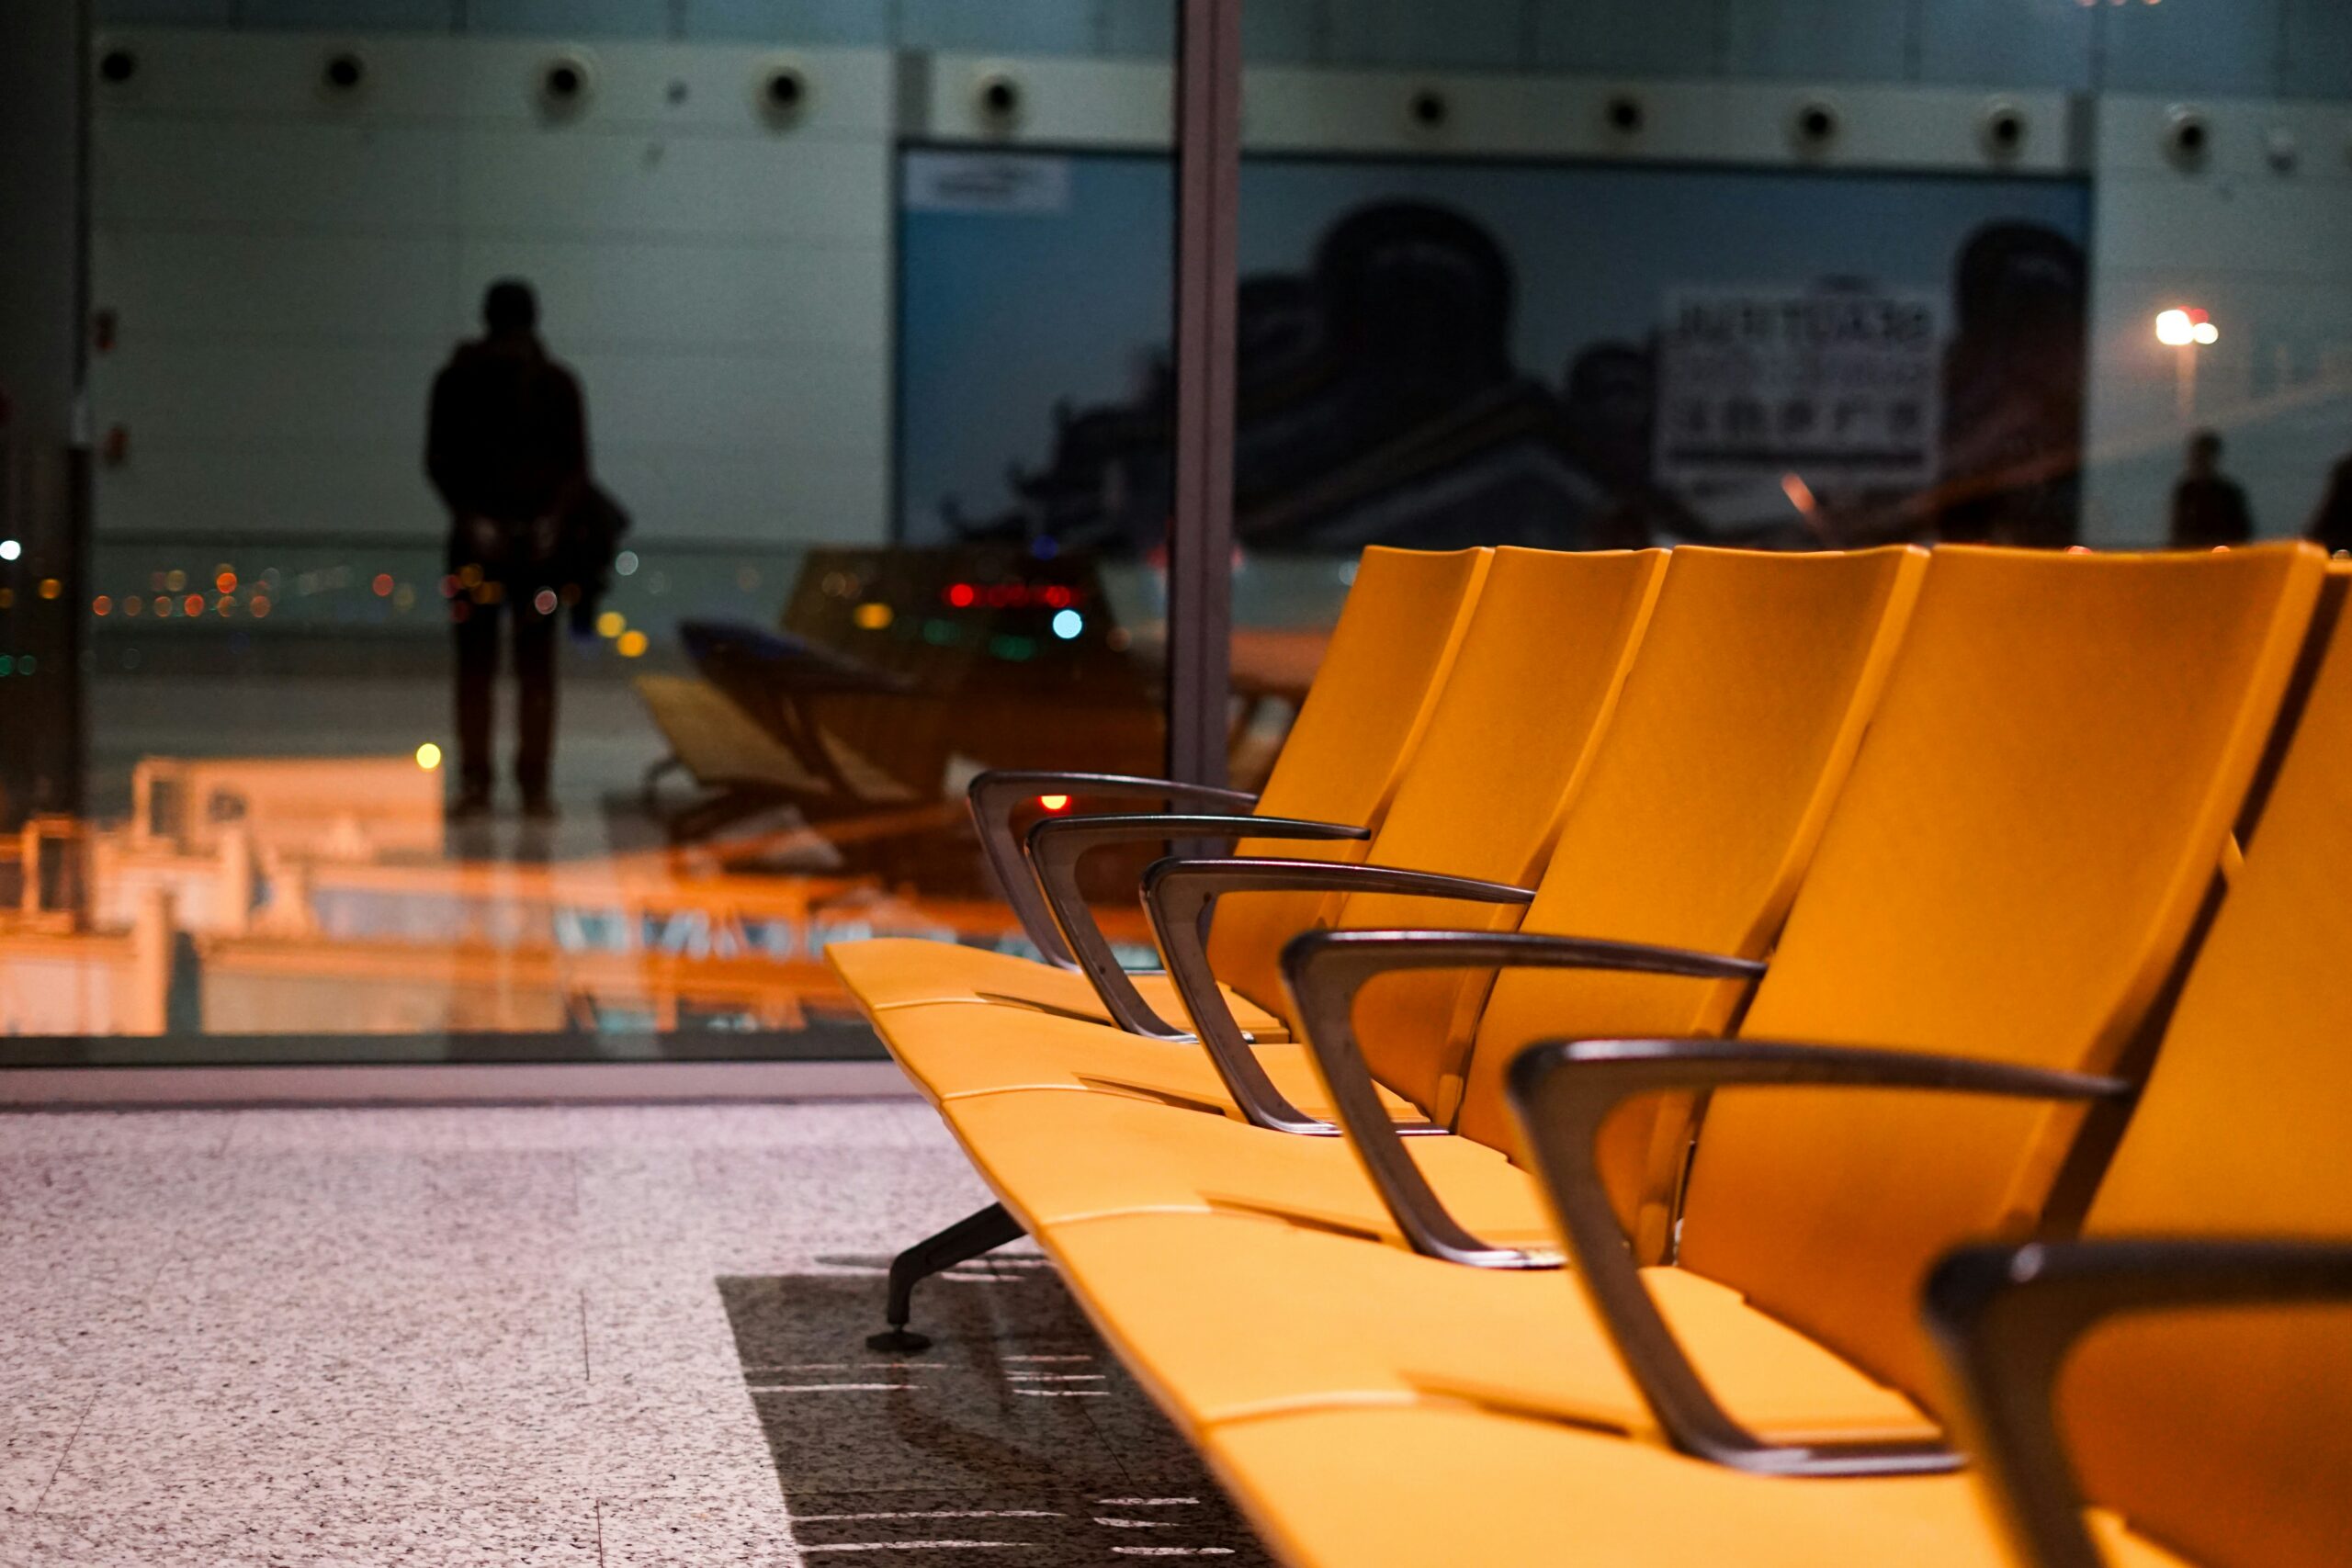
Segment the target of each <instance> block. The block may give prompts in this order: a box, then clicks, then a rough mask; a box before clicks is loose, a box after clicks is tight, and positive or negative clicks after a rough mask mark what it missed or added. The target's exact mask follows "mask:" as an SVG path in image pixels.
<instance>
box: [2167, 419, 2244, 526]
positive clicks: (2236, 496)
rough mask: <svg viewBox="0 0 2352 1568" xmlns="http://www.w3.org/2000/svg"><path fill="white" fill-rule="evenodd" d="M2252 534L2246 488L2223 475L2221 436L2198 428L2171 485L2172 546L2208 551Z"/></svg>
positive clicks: (2190, 440)
mask: <svg viewBox="0 0 2352 1568" xmlns="http://www.w3.org/2000/svg"><path fill="white" fill-rule="evenodd" d="M2253 537H2254V513H2252V512H2250V511H2248V510H2247V508H2246V504H2245V491H2243V490H2241V489H2239V488H2238V485H2237V482H2236V481H2235V480H2234V479H2224V478H2222V438H2221V437H2220V436H2218V435H2216V434H2213V433H2212V432H2211V431H2210V430H2200V431H2199V432H2198V433H2197V434H2194V435H2192V436H2190V437H2189V438H2188V467H2187V468H2185V469H2184V470H2182V473H2181V476H2180V482H2179V483H2178V484H2176V485H2174V486H2173V487H2172V535H2171V542H2172V547H2173V548H2174V549H2177V550H2209V549H2211V548H2212V547H2214V546H2216V545H2243V544H2245V542H2246V541H2247V540H2248V539H2251V538H2253Z"/></svg>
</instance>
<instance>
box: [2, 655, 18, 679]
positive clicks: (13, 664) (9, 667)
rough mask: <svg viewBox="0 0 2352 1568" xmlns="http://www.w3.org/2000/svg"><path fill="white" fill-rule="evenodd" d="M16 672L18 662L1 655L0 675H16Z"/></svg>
mask: <svg viewBox="0 0 2352 1568" xmlns="http://www.w3.org/2000/svg"><path fill="white" fill-rule="evenodd" d="M16 672H17V661H16V660H13V659H11V658H9V657H8V656H7V655H6V654H5V653H0V675H14V674H15V673H16Z"/></svg>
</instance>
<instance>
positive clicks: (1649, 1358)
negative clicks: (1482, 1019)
mask: <svg viewBox="0 0 2352 1568" xmlns="http://www.w3.org/2000/svg"><path fill="white" fill-rule="evenodd" d="M1797 1086H1801V1087H1807V1088H1823V1087H1829V1088H1845V1089H1929V1090H1940V1091H1943V1092H1946V1093H1959V1094H1989V1095H2000V1096H2007V1097H2014V1098H2022V1099H2030V1100H2128V1099H2129V1098H2130V1097H2131V1092H2132V1090H2131V1085H2130V1084H2128V1083H2125V1082H2123V1081H2122V1080H2120V1079H2118V1078H2109V1077H2091V1076H2089V1075H2086V1074H2082V1073H2059V1072H2049V1071H2045V1070H2042V1069H2041V1068H2036V1067H2020V1066H2008V1065H2006V1064H2003V1063H1996V1062H1980V1061H1974V1060H1971V1059H1969V1058H1965V1057H1955V1056H1939V1055H1928V1054H1927V1053H1924V1052H1915V1051H1883V1050H1868V1049H1861V1048H1857V1047H1849V1046H1840V1045H1789V1044H1777V1043H1767V1042H1758V1041H1749V1040H1587V1041H1577V1042H1561V1041H1553V1042H1547V1043H1543V1044H1539V1045H1533V1046H1531V1047H1529V1048H1528V1049H1527V1050H1526V1051H1524V1052H1522V1053H1521V1055H1520V1056H1519V1058H1518V1060H1516V1061H1514V1062H1513V1063H1512V1064H1511V1066H1510V1099H1511V1105H1512V1108H1513V1109H1514V1111H1516V1112H1517V1113H1518V1116H1519V1121H1520V1126H1521V1131H1522V1132H1523V1133H1524V1134H1525V1135H1526V1142H1527V1145H1528V1146H1529V1148H1530V1149H1531V1150H1532V1154H1533V1156H1534V1160H1535V1166H1536V1171H1537V1174H1538V1175H1539V1176H1541V1177H1542V1179H1543V1181H1544V1190H1545V1193H1546V1195H1547V1196H1548V1197H1549V1199H1550V1201H1551V1204H1552V1211H1553V1213H1554V1215H1555V1217H1556V1218H1557V1219H1558V1221H1559V1224H1560V1229H1561V1231H1562V1232H1563V1234H1564V1235H1566V1238H1567V1244H1568V1252H1569V1257H1570V1260H1571V1261H1572V1262H1573V1264H1574V1266H1575V1271H1576V1277H1577V1281H1578V1282H1579V1283H1580V1284H1581V1285H1582V1286H1583V1288H1584V1292H1585V1294H1586V1296H1587V1298H1588V1299H1589V1301H1590V1302H1591V1303H1592V1307H1593V1311H1594V1312H1595V1314H1598V1315H1599V1317H1600V1321H1601V1325H1602V1326H1603V1327H1604V1328H1606V1329H1607V1331H1608V1333H1609V1337H1610V1338H1611V1341H1612V1342H1613V1343H1614V1344H1615V1345H1616V1347H1617V1353H1618V1355H1619V1356H1620V1357H1621V1358H1622V1359H1623V1361H1624V1363H1625V1370H1626V1371H1628V1372H1629V1373H1630V1374H1631V1375H1632V1376H1633V1379H1634V1383H1635V1384H1636V1385H1637V1386H1638V1387H1639V1388H1640V1390H1641V1392H1642V1397H1643V1399H1644V1400H1645V1401H1646V1402H1647V1403H1648V1404H1649V1406H1650V1408H1651V1410H1653V1411H1654V1412H1656V1413H1657V1418H1658V1425H1659V1426H1660V1427H1663V1428H1664V1429H1665V1431H1666V1434H1667V1436H1668V1438H1669V1439H1670V1440H1671V1441H1672V1442H1673V1444H1674V1446H1675V1447H1676V1448H1679V1449H1680V1450H1683V1451H1684V1452H1685V1453H1691V1454H1695V1455H1697V1456H1698V1457H1700V1458H1702V1459H1707V1460H1713V1461H1714V1462H1716V1463H1718V1464H1724V1465H1729V1466H1731V1467H1732V1468H1733V1469H1735V1470H1745V1471H1751V1472H1758V1473H1761V1474H1771V1475H1842V1476H1854V1475H1905V1474H1925V1473H1932V1472H1939V1471H1948V1470H1953V1469H1957V1468H1958V1467H1959V1465H1960V1462H1961V1461H1960V1459H1959V1456H1958V1455H1956V1454H1955V1453H1953V1452H1952V1450H1951V1449H1949V1448H1947V1447H1945V1446H1944V1445H1943V1444H1941V1443H1937V1442H1932V1441H1868V1440H1863V1441H1853V1442H1823V1443H1808V1444H1786V1443H1775V1442H1771V1441H1769V1440H1767V1439H1765V1438H1759V1437H1758V1436H1757V1435H1755V1434H1754V1433H1752V1432H1750V1431H1748V1430H1747V1428H1745V1427H1741V1426H1740V1425H1739V1424H1738V1423H1737V1422H1736V1421H1734V1420H1733V1419H1732V1418H1731V1416H1729V1415H1728V1414H1727V1413H1726V1412H1725V1411H1724V1408H1723V1406H1722V1405H1720V1404H1717V1403H1715V1399H1714V1396H1713V1394H1712V1393H1709V1392H1708V1391H1707V1387H1706V1385H1705V1383H1703V1382H1701V1381H1700V1378H1699V1374H1698V1373H1697V1371H1695V1370H1693V1368H1692V1367H1691V1362H1690V1359H1689V1358H1688V1357H1686V1356H1685V1355H1684V1354H1683V1353H1682V1348H1681V1346H1680V1345H1679V1344H1678V1343H1676V1341H1675V1338H1674V1334H1673V1331H1672V1330H1670V1329H1669V1328H1668V1327H1667V1325H1666V1320H1665V1319H1664V1318H1663V1317H1661V1316H1660V1315H1659V1314H1658V1310H1657V1304H1656V1303H1654V1302H1652V1301H1651V1299H1650V1293H1649V1290H1648V1287H1646V1286H1645V1285H1644V1284H1643V1283H1642V1276H1641V1270H1640V1269H1639V1268H1638V1267H1637V1265H1636V1263H1635V1261H1634V1252H1633V1248H1632V1247H1630V1246H1629V1245H1628V1244H1627V1242H1626V1240H1625V1235H1624V1233H1623V1231H1622V1230H1620V1229H1619V1228H1618V1224H1617V1215H1616V1211H1615V1210H1614V1209H1613V1208H1611V1205H1610V1201H1609V1193H1608V1190H1607V1189H1606V1188H1605V1187H1604V1186H1603V1185H1602V1182H1601V1179H1600V1166H1599V1162H1598V1161H1597V1160H1596V1158H1595V1157H1594V1152H1593V1151H1594V1140H1595V1139H1596V1138H1597V1137H1598V1136H1599V1135H1600V1127H1601V1123H1602V1122H1605V1121H1607V1120H1608V1118H1609V1113H1610V1112H1611V1111H1614V1110H1615V1109H1616V1108H1617V1107H1618V1106H1619V1105H1622V1104H1623V1103H1624V1102H1625V1101H1626V1100H1633V1099H1635V1098H1638V1097H1639V1096H1642V1095H1646V1094H1657V1093H1661V1092H1665V1091H1671V1090H1677V1089H1684V1090H1709V1089H1734V1088H1737V1089H1753V1088H1789V1087H1797Z"/></svg>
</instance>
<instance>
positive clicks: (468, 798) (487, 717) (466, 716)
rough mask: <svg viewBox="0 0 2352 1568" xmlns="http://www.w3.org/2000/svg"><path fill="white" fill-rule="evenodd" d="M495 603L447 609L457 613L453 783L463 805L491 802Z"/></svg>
mask: <svg viewBox="0 0 2352 1568" xmlns="http://www.w3.org/2000/svg"><path fill="white" fill-rule="evenodd" d="M498 609H499V607H498V606H497V605H495V604H467V603H466V602H465V601H463V600H460V601H458V604H457V605H456V606H455V607H454V609H453V611H452V614H453V615H458V614H460V613H461V614H462V618H461V619H458V620H457V622H456V625H455V631H456V634H457V644H458V790H459V792H460V793H459V795H458V801H459V804H460V805H462V806H467V807H474V806H486V805H488V804H489V802H490V787H491V779H492V773H493V771H494V770H493V768H492V753H491V739H490V732H491V717H492V708H493V705H495V703H496V701H497V695H496V688H497V684H498Z"/></svg>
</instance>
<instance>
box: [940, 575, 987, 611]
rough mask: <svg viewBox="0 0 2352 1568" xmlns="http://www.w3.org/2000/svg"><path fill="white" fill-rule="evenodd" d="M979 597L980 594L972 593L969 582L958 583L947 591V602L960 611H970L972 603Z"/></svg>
mask: <svg viewBox="0 0 2352 1568" xmlns="http://www.w3.org/2000/svg"><path fill="white" fill-rule="evenodd" d="M978 597H979V595H978V594H977V593H975V592H972V585H971V584H970V583H968V582H958V583H956V585H955V586H954V587H952V588H950V589H948V591H947V602H948V603H949V604H953V605H955V606H956V608H957V609H959V610H968V609H970V608H971V606H972V601H973V600H975V599H977V598H978Z"/></svg>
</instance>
